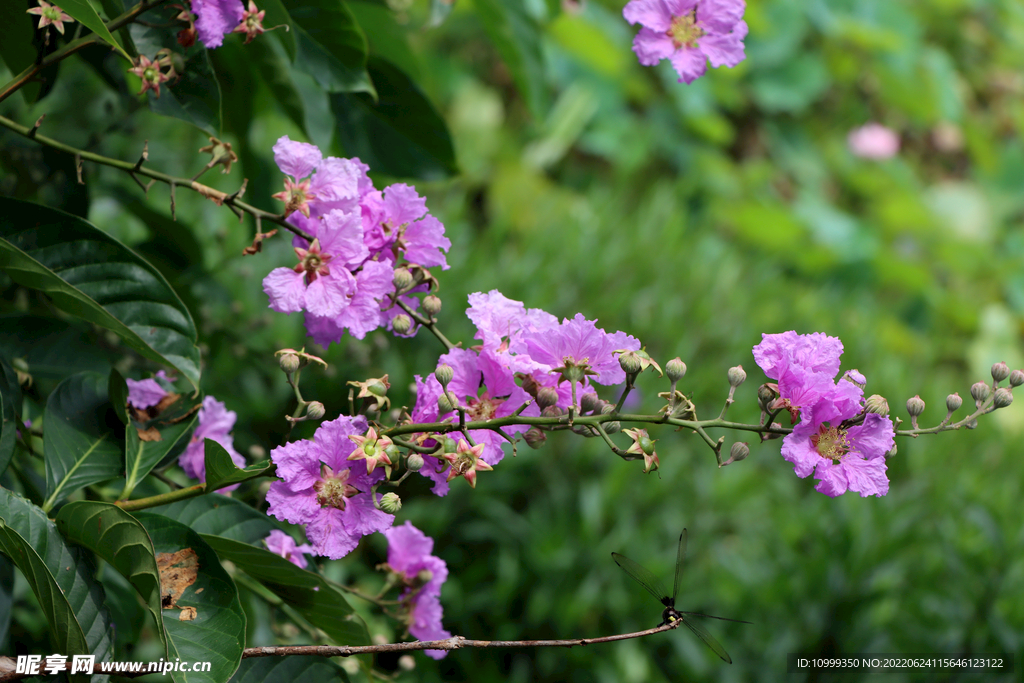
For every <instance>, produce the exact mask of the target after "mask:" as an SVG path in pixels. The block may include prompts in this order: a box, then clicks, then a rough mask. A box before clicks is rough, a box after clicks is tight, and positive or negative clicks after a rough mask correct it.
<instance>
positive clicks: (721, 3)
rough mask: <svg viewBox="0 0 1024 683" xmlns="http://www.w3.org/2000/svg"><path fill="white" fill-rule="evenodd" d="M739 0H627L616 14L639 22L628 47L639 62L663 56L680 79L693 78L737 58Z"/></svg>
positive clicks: (742, 30)
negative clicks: (620, 11)
mask: <svg viewBox="0 0 1024 683" xmlns="http://www.w3.org/2000/svg"><path fill="white" fill-rule="evenodd" d="M745 9H746V3H745V2H744V1H743V0H630V2H629V3H628V4H627V5H626V7H625V8H624V9H623V10H622V16H623V17H625V18H626V21H628V22H629V23H631V24H640V25H641V29H640V32H639V33H637V35H636V38H634V39H633V52H635V53H636V56H637V59H639V60H640V63H641V64H643V65H644V66H654V65H655V64H657V63H658V62H660V61H661V60H663V59H668V60H669V61H670V62H671V63H672V67H673V68H674V69H675V70H676V73H678V74H679V82H680V83H684V82H685V83H693V82H694V81H695V80H696V79H698V78H700V77H701V76H703V75H704V72H705V71H706V70H707V68H708V67H707V62H711V66H714V67H719V66H728V67H733V66H736V65H737V64H739V63H740V62H742V61H743V60H744V59H745V58H746V55H745V54H744V52H743V39H744V38H746V36H747V24H746V22H745V21H743V11H744V10H745Z"/></svg>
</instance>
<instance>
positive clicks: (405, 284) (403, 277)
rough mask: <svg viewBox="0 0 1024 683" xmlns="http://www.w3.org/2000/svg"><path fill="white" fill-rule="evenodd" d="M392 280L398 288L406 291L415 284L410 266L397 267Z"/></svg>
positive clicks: (400, 290)
mask: <svg viewBox="0 0 1024 683" xmlns="http://www.w3.org/2000/svg"><path fill="white" fill-rule="evenodd" d="M391 282H392V283H394V285H395V289H396V290H398V291H399V292H404V291H405V290H407V289H409V288H410V287H412V286H413V281H412V273H410V272H409V269H408V268H395V275H394V277H393V278H392V280H391Z"/></svg>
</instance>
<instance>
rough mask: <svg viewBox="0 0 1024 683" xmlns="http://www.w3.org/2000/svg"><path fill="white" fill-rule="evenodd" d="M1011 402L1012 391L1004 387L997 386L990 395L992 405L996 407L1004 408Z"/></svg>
mask: <svg viewBox="0 0 1024 683" xmlns="http://www.w3.org/2000/svg"><path fill="white" fill-rule="evenodd" d="M1011 403H1013V392H1011V391H1010V390H1009V389H1007V388H1006V387H999V388H998V389H996V393H995V394H993V396H992V405H993V406H995V407H996V408H1005V407H1006V406H1008V405H1010V404H1011Z"/></svg>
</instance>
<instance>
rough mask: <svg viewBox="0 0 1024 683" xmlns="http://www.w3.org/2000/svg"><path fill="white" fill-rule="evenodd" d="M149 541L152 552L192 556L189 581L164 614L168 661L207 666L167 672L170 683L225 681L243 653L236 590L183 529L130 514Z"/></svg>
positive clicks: (151, 517)
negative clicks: (190, 615)
mask: <svg viewBox="0 0 1024 683" xmlns="http://www.w3.org/2000/svg"><path fill="white" fill-rule="evenodd" d="M135 516H136V518H137V519H138V520H139V521H140V522H142V524H143V526H145V527H146V531H148V532H149V536H150V538H151V539H152V540H153V549H154V550H155V551H156V552H157V553H176V552H178V551H182V550H185V549H191V550H192V551H193V552H195V554H196V559H197V561H198V572H197V575H196V579H195V582H194V583H192V584H191V585H190V586H188V587H187V588H185V590H184V593H183V594H182V595H181V596H180V597H179V598H178V599H177V608H175V609H165V610H164V614H163V616H164V628H165V629H166V630H167V635H168V639H169V643H168V644H169V650H170V654H169V657H170V658H179V657H180V658H181V659H182V661H193V662H210V663H211V665H212V666H211V669H210V671H208V672H188V673H183V672H172V673H171V676H172V677H173V679H174V681H175V682H176V683H207V682H209V683H223V682H224V681H227V680H228V679H229V678H231V675H232V674H233V673H234V672H235V669H237V668H238V663H239V662H240V661H241V659H242V650H243V649H244V648H245V613H244V612H243V611H242V605H241V603H240V602H239V601H238V589H237V588H236V587H235V584H234V582H233V581H232V580H231V577H229V576H228V574H227V572H225V571H224V568H223V567H222V566H221V565H220V561H219V560H218V559H217V554H216V553H214V552H213V549H211V548H210V546H209V545H207V544H206V542H205V541H204V540H203V539H202V538H200V537H199V534H197V533H196V532H195V531H193V530H192V529H189V528H188V527H187V526H185V525H183V524H181V523H179V522H176V521H174V520H173V519H168V518H167V517H163V516H161V515H156V514H152V513H148V512H140V513H138V514H137V515H135ZM186 607H192V608H195V619H192V620H187V621H181V620H180V619H179V615H180V613H181V611H182V610H183V608H186Z"/></svg>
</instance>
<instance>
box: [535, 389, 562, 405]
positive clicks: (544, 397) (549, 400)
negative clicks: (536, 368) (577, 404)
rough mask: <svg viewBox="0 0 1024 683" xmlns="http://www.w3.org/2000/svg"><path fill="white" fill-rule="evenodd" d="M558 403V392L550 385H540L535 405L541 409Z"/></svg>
mask: <svg viewBox="0 0 1024 683" xmlns="http://www.w3.org/2000/svg"><path fill="white" fill-rule="evenodd" d="M556 403H558V392H557V391H555V390H554V389H553V388H552V387H541V388H540V389H538V390H537V405H539V406H540V409H541V410H544V409H545V408H547V407H548V406H553V405H555V404H556Z"/></svg>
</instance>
